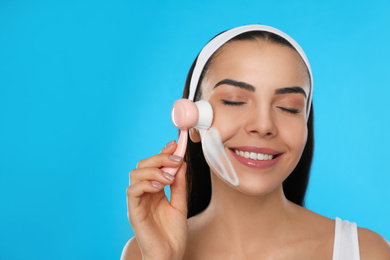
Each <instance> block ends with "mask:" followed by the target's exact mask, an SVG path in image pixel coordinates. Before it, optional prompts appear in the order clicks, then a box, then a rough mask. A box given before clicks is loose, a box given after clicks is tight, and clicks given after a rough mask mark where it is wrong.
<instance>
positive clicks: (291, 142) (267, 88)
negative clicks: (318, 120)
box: [202, 40, 310, 194]
mask: <svg viewBox="0 0 390 260" xmlns="http://www.w3.org/2000/svg"><path fill="white" fill-rule="evenodd" d="M309 89H310V82H309V78H308V74H307V71H306V67H305V64H304V62H303V61H302V59H301V57H300V56H299V54H298V53H297V52H296V51H295V50H293V49H291V48H290V47H287V46H283V45H280V44H275V43H269V42H265V41H262V40H254V41H233V42H230V43H227V44H225V45H224V46H223V47H222V48H221V49H220V50H219V51H218V53H217V55H215V57H214V58H213V60H212V62H211V64H210V67H209V70H208V72H207V74H206V77H205V79H204V80H203V82H202V91H203V92H202V93H203V94H202V99H205V100H209V102H210V104H211V105H212V107H213V110H214V121H213V125H212V127H213V128H215V129H217V130H218V132H219V134H220V136H221V140H222V143H223V145H224V147H225V151H226V153H227V156H228V158H229V159H230V161H231V163H232V165H233V167H234V169H235V171H236V174H237V176H238V179H239V181H240V184H239V186H238V187H236V189H239V190H241V191H242V192H244V193H247V194H266V193H269V192H271V191H272V190H274V189H275V188H276V187H278V186H280V185H281V184H282V182H283V181H284V180H285V179H286V178H287V176H288V175H289V174H290V173H291V172H292V171H293V169H294V168H295V166H296V165H297V163H298V161H299V159H300V157H301V154H302V152H303V149H304V147H305V144H306V140H307V126H306V102H307V96H308V94H309ZM218 176H219V175H218ZM221 179H222V178H221Z"/></svg>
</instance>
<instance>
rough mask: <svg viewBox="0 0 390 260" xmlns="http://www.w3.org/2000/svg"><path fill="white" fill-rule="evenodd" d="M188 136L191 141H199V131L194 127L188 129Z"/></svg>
mask: <svg viewBox="0 0 390 260" xmlns="http://www.w3.org/2000/svg"><path fill="white" fill-rule="evenodd" d="M189 132H190V138H191V141H192V142H193V143H199V142H200V134H199V131H198V130H197V129H195V128H191V129H190V131H189Z"/></svg>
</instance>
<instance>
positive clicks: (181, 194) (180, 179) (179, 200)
mask: <svg viewBox="0 0 390 260" xmlns="http://www.w3.org/2000/svg"><path fill="white" fill-rule="evenodd" d="M186 167H187V164H186V163H185V162H184V163H182V165H181V166H180V168H179V170H178V172H177V174H176V176H175V177H176V179H175V181H174V182H173V184H171V206H172V207H173V208H175V209H177V210H179V211H180V212H182V213H183V215H185V216H187V200H186V192H187V191H186Z"/></svg>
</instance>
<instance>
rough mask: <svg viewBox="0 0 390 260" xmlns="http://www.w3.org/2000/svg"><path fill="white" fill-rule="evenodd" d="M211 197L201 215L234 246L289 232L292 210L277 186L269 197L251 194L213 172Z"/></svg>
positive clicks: (275, 237)
mask: <svg viewBox="0 0 390 260" xmlns="http://www.w3.org/2000/svg"><path fill="white" fill-rule="evenodd" d="M211 181H212V197H211V201H210V204H209V206H208V207H207V209H206V210H205V211H204V212H203V213H202V214H203V215H204V216H205V217H206V216H207V219H209V221H210V222H209V224H210V225H209V226H210V227H211V228H212V229H214V230H215V231H218V232H219V233H221V235H222V237H225V238H227V239H228V240H230V242H232V240H234V241H235V242H234V243H235V244H248V243H249V244H251V243H254V242H255V241H259V240H262V241H266V242H268V241H271V240H272V239H278V238H280V236H281V235H282V234H283V232H284V231H285V230H286V228H287V225H288V222H289V218H290V216H291V212H292V209H293V208H294V207H293V203H291V202H289V201H288V200H287V199H286V197H285V195H284V193H283V188H282V186H281V185H280V186H278V187H277V188H275V189H274V190H273V191H271V192H270V193H267V194H261V195H250V194H245V193H243V192H241V191H239V190H237V189H234V188H232V187H230V186H229V185H228V184H226V183H225V182H224V181H222V180H221V179H220V178H219V177H217V176H216V175H215V174H214V173H211Z"/></svg>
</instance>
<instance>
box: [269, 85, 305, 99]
mask: <svg viewBox="0 0 390 260" xmlns="http://www.w3.org/2000/svg"><path fill="white" fill-rule="evenodd" d="M289 93H299V94H302V95H304V96H305V98H306V97H307V96H306V92H305V91H304V90H303V88H301V87H287V88H278V89H276V90H275V94H289Z"/></svg>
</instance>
